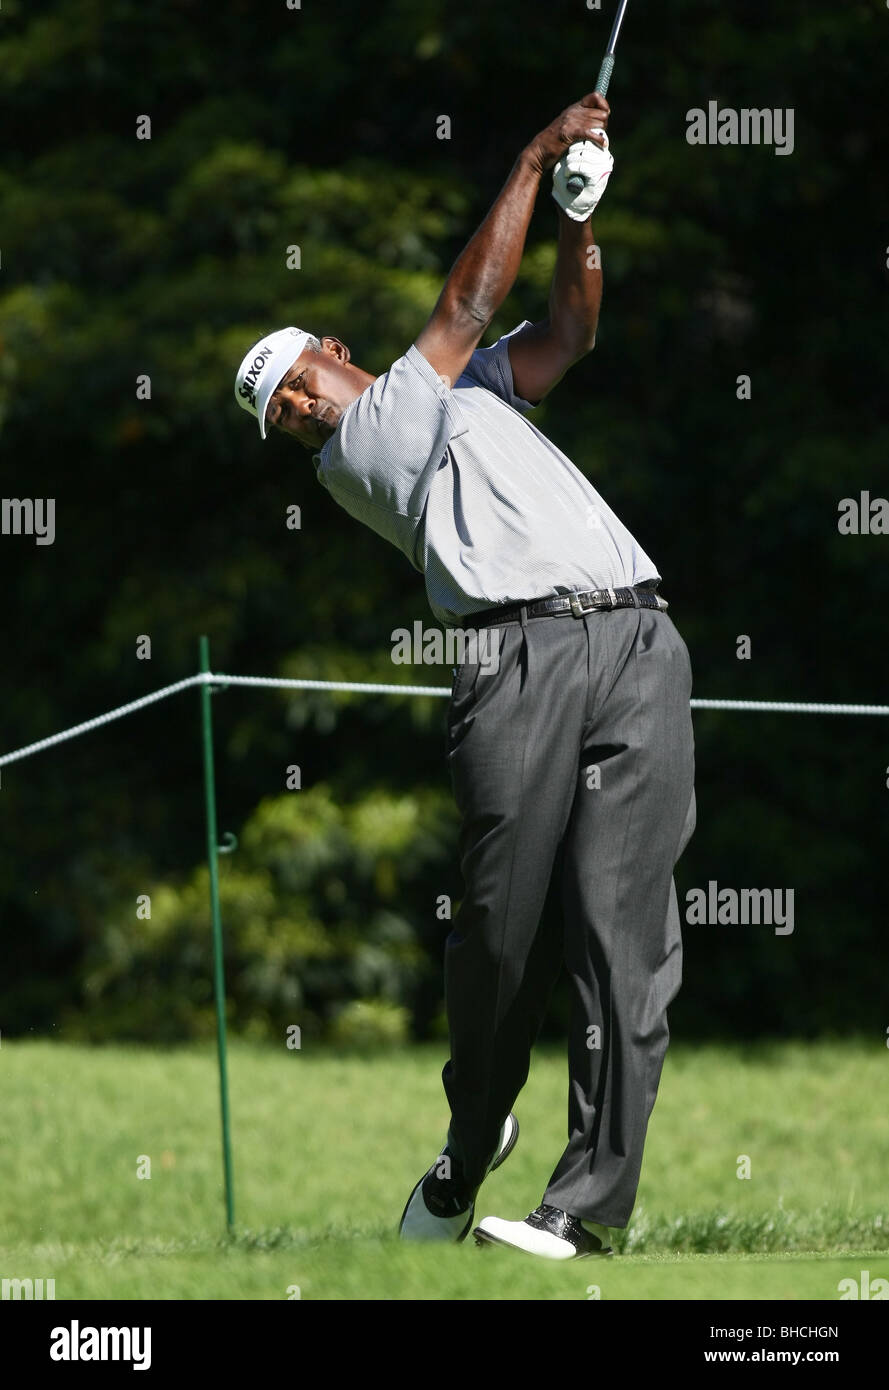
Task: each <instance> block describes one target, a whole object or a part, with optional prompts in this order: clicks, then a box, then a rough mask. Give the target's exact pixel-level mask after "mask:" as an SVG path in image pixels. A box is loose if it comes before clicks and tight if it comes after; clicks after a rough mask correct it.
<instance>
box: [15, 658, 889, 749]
mask: <svg viewBox="0 0 889 1390" xmlns="http://www.w3.org/2000/svg"><path fill="white" fill-rule="evenodd" d="M194 685H212V686H219V687H222V688H225V687H226V686H229V685H245V686H261V687H264V688H265V689H271V690H353V691H355V692H357V693H359V694H362V695H434V696H438V697H443V696H449V695H450V693H451V687H450V686H449V685H382V684H372V683H369V682H359V681H317V680H285V679H283V678H278V677H277V676H225V675H216V674H215V673H214V672H212V671H206V672H201V674H200V675H197V676H187V677H186V678H185V680H181V681H176V683H175V684H174V685H165V686H163V688H162V689H160V690H155V691H154V692H153V694H151V695H143V696H141V697H140V699H138V700H131V701H130V703H129V704H127V705H118V706H117V708H116V709H112V710H109V711H108V712H107V714H99V715H97V716H96V718H95V719H87V720H86V721H85V723H83V724H75V725H74V727H73V728H71V729H63V730H62V731H61V733H58V734H51V735H50V737H49V738H42V739H40V740H39V741H38V742H37V743H29V744H28V745H27V746H26V747H25V748H17V749H16V750H15V751H14V752H12V753H4V754H3V756H2V757H0V767H5V766H6V764H7V763H14V762H18V761H19V760H20V759H22V758H29V757H31V755H32V754H33V753H41V752H42V751H43V749H44V748H52V747H54V746H55V744H57V743H64V742H65V741H66V740H67V739H69V738H77V736H78V735H79V734H85V733H88V732H89V731H90V729H98V728H101V726H102V725H103V724H110V723H111V721H112V720H113V719H122V718H123V716H124V715H125V714H135V712H136V710H139V709H144V708H145V706H146V705H152V704H154V703H155V702H156V701H157V700H165V699H166V698H167V696H168V695H176V694H178V693H179V691H180V690H187V689H189V687H190V686H194ZM690 703H691V708H692V709H737V710H759V711H761V712H764V713H771V714H884V715H889V705H823V704H822V705H819V704H804V703H801V702H791V701H787V700H784V701H778V700H692V701H691V702H690Z"/></svg>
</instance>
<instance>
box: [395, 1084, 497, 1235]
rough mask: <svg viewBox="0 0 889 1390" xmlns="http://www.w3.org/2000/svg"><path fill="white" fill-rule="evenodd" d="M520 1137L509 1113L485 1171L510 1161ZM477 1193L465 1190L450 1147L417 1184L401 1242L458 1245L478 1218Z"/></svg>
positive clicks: (401, 1226) (401, 1229) (406, 1211)
mask: <svg viewBox="0 0 889 1390" xmlns="http://www.w3.org/2000/svg"><path fill="white" fill-rule="evenodd" d="M518 1137H519V1122H518V1120H517V1119H516V1117H515V1115H513V1113H512V1111H510V1113H509V1115H508V1116H507V1117H506V1121H505V1122H504V1125H503V1128H502V1129H501V1131H500V1143H499V1145H498V1147H497V1152H496V1154H495V1155H494V1157H493V1158H492V1160H491V1162H490V1163H489V1164H488V1167H487V1169H486V1171H485V1177H487V1176H488V1173H493V1171H494V1169H495V1168H499V1167H500V1165H501V1163H503V1162H504V1160H505V1159H507V1158H508V1157H509V1155H510V1154H511V1153H512V1151H513V1149H514V1148H515V1145H516V1140H517V1139H518ZM477 1192H478V1188H476V1189H475V1190H474V1191H473V1190H472V1189H469V1188H467V1187H466V1184H465V1182H464V1180H463V1172H462V1168H461V1165H460V1163H459V1160H458V1159H456V1158H454V1157H453V1156H452V1154H451V1152H450V1150H449V1149H448V1147H447V1145H445V1147H444V1148H443V1149H442V1151H441V1153H440V1154H439V1156H438V1158H437V1159H436V1160H435V1162H434V1163H433V1165H432V1167H431V1168H430V1169H429V1171H428V1172H427V1173H424V1174H423V1176H422V1178H421V1179H420V1181H419V1182H418V1183H417V1185H416V1187H415V1188H414V1190H413V1192H412V1193H411V1195H410V1197H408V1199H407V1205H406V1207H405V1209H404V1212H403V1213H402V1217H401V1222H400V1224H399V1227H398V1234H399V1236H400V1237H401V1239H402V1240H415V1241H427V1242H428V1241H449V1242H450V1243H451V1244H452V1245H456V1244H459V1242H460V1241H461V1240H465V1239H466V1237H467V1236H468V1235H469V1231H470V1227H471V1226H472V1221H473V1217H474V1216H475V1198H476V1194H477Z"/></svg>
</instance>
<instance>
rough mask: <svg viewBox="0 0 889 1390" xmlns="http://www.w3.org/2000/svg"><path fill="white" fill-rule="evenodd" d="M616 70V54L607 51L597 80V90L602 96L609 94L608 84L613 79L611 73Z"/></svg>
mask: <svg viewBox="0 0 889 1390" xmlns="http://www.w3.org/2000/svg"><path fill="white" fill-rule="evenodd" d="M613 72H614V54H613V53H606V54H605V57H604V58H603V59H602V66H601V67H600V69H599V76H598V78H597V80H596V86H595V88H594V90H595V91H597V92H598V93H599V95H600V96H603V97H604V96H607V95H608V84H609V82H610V81H611V74H612V73H613Z"/></svg>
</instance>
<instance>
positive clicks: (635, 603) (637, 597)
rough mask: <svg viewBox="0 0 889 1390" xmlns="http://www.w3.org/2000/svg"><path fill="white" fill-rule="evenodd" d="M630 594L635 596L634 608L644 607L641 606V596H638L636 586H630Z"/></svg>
mask: <svg viewBox="0 0 889 1390" xmlns="http://www.w3.org/2000/svg"><path fill="white" fill-rule="evenodd" d="M630 593H631V594H632V595H633V607H634V608H641V607H642V605H641V603H640V602H639V595H638V594H637V592H636V585H635V584H631V585H630Z"/></svg>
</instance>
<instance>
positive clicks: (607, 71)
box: [568, 53, 614, 194]
mask: <svg viewBox="0 0 889 1390" xmlns="http://www.w3.org/2000/svg"><path fill="white" fill-rule="evenodd" d="M613 72H614V54H613V53H606V54H605V57H604V58H603V59H602V66H601V67H600V69H599V76H598V79H597V81H596V86H595V89H594V90H595V91H597V92H598V93H599V95H600V96H603V97H604V96H605V95H606V94H607V92H608V84H609V82H610V81H611V74H612V73H613ZM568 187H569V189H570V190H571V192H572V193H574V194H577V193H582V192H583V188H584V180H583V179H582V178H581V176H580V174H573V175H572V177H571V178H570V179H569V180H568Z"/></svg>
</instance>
